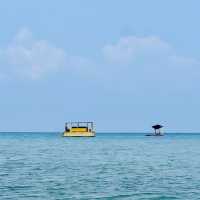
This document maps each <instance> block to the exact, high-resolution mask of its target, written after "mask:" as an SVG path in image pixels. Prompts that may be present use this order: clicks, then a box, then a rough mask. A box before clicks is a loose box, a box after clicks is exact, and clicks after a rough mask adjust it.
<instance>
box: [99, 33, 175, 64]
mask: <svg viewBox="0 0 200 200" xmlns="http://www.w3.org/2000/svg"><path fill="white" fill-rule="evenodd" d="M170 53H171V47H170V45H169V44H168V43H166V42H164V41H162V40H161V39H160V38H158V37H135V36H128V37H123V38H121V39H120V40H119V41H118V42H117V43H116V44H108V45H106V46H105V47H104V48H103V54H104V56H105V58H106V60H107V61H109V62H111V63H115V64H129V63H131V62H134V61H135V60H136V59H138V58H141V57H142V58H144V57H146V58H152V57H157V58H158V56H162V55H168V54H170Z"/></svg>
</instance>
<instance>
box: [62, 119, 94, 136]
mask: <svg viewBox="0 0 200 200" xmlns="http://www.w3.org/2000/svg"><path fill="white" fill-rule="evenodd" d="M95 135H96V133H95V131H94V124H93V122H67V123H65V131H64V133H63V136H64V137H94V136H95Z"/></svg>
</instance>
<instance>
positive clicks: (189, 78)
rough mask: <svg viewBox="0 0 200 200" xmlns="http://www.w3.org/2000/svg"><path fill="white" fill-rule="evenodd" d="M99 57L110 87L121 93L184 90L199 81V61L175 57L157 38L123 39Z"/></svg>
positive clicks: (174, 52) (171, 48) (172, 50)
mask: <svg viewBox="0 0 200 200" xmlns="http://www.w3.org/2000/svg"><path fill="white" fill-rule="evenodd" d="M103 55H104V60H105V63H106V64H105V65H107V66H108V67H107V69H109V70H110V72H112V74H113V76H111V78H110V79H111V80H112V84H113V86H114V85H115V86H116V85H117V88H121V90H134V89H135V91H136V90H137V88H140V89H141V90H144V91H147V90H148V89H150V90H151V91H152V90H156V89H158V90H165V89H166V90H169V89H172V88H182V89H184V88H187V87H194V86H195V84H196V83H197V81H198V80H199V74H200V68H199V67H200V62H199V60H197V59H194V58H189V57H184V56H179V55H178V53H176V51H175V50H174V49H173V47H172V46H171V45H170V44H168V43H167V42H165V41H164V40H161V39H160V38H159V37H136V36H128V37H123V38H121V39H119V41H117V42H116V43H114V44H107V45H105V46H104V48H103ZM107 69H105V70H107ZM107 71H108V70H107ZM196 85H197V84H196ZM195 87H196V86H195Z"/></svg>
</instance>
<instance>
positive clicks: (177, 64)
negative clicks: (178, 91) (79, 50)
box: [0, 29, 200, 88]
mask: <svg viewBox="0 0 200 200" xmlns="http://www.w3.org/2000/svg"><path fill="white" fill-rule="evenodd" d="M97 53H98V54H99V59H94V58H89V59H88V58H85V57H81V56H79V55H69V54H68V53H67V52H66V50H65V49H62V48H59V47H57V46H56V45H53V44H52V43H51V42H49V41H46V40H37V39H35V38H34V37H33V34H32V33H31V32H30V31H29V30H28V29H21V30H20V31H19V32H18V33H17V34H16V36H15V37H14V38H13V39H12V40H11V42H10V43H9V44H8V45H7V47H5V48H0V63H1V65H2V66H4V67H2V69H1V73H0V79H2V78H3V77H5V76H6V75H7V76H9V77H15V78H16V77H22V78H26V79H31V80H36V79H42V78H45V77H46V76H48V75H50V74H51V75H53V74H54V73H67V72H70V73H79V74H81V75H82V77H84V74H87V75H89V76H90V77H94V78H93V80H94V79H95V81H97V82H99V83H100V82H103V84H104V85H108V87H113V85H116V86H117V87H118V88H120V87H122V88H130V87H137V86H140V85H143V86H145V83H144V82H146V83H148V84H146V87H149V86H150V85H151V86H152V87H156V84H158V83H159V84H172V83H173V84H174V83H175V84H179V85H180V84H183V82H184V81H190V80H192V81H194V80H197V79H198V78H199V77H198V74H199V66H200V62H199V61H198V60H197V59H193V58H187V57H183V56H179V55H178V54H177V53H176V52H175V50H174V49H173V47H172V46H171V45H170V44H169V43H167V42H166V41H164V40H162V39H160V38H159V37H156V36H147V37H136V36H127V37H122V38H120V39H119V40H118V41H116V42H115V43H113V44H106V45H104V47H103V48H102V51H100V50H99V51H97ZM197 72H198V73H197ZM149 83H150V84H149Z"/></svg>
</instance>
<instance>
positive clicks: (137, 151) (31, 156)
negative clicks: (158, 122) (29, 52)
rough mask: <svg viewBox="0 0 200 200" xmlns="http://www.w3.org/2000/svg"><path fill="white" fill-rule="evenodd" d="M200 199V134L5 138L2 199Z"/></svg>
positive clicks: (0, 143)
mask: <svg viewBox="0 0 200 200" xmlns="http://www.w3.org/2000/svg"><path fill="white" fill-rule="evenodd" d="M90 199H91V200H92V199H94V200H114V199H115V200H125V199H126V200H168V199H169V200H172V199H181V200H190V199H192V200H196V199H200V133H199V134H198V133H168V134H166V135H165V136H163V137H147V136H145V133H97V135H96V137H94V138H67V137H62V134H61V133H44V132H43V133H39V132H37V133H32V132H28V133H19V132H17V133H0V200H90Z"/></svg>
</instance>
